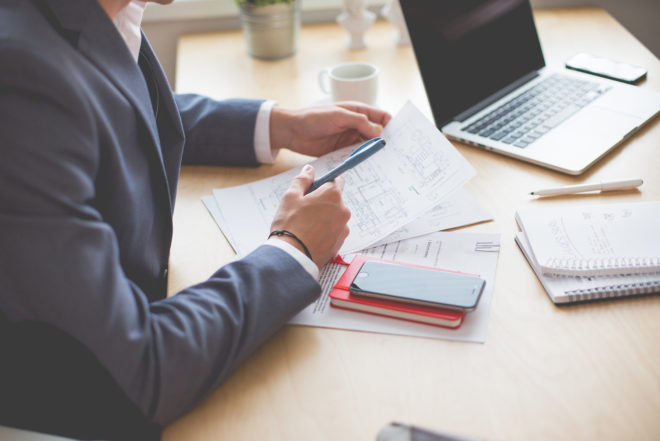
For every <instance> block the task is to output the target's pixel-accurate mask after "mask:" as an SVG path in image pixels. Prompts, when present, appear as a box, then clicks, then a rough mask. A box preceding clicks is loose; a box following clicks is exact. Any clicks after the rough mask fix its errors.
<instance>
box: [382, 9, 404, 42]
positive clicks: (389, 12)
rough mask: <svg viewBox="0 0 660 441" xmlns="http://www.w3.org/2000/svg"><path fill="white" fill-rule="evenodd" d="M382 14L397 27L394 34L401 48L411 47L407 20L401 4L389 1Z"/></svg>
mask: <svg viewBox="0 0 660 441" xmlns="http://www.w3.org/2000/svg"><path fill="white" fill-rule="evenodd" d="M380 14H381V15H382V16H383V17H385V18H386V19H388V20H389V21H390V23H392V24H393V25H394V26H395V27H396V32H395V33H394V41H395V43H396V44H397V45H399V46H409V45H410V34H408V27H407V26H406V19H405V17H404V16H403V11H402V10H401V3H399V0H387V3H385V6H383V9H381V10H380Z"/></svg>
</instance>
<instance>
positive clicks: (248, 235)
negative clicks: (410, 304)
mask: <svg viewBox="0 0 660 441" xmlns="http://www.w3.org/2000/svg"><path fill="white" fill-rule="evenodd" d="M381 136H382V137H383V138H384V139H385V140H386V141H387V146H386V147H385V148H384V149H382V150H381V151H379V152H378V154H377V155H374V156H372V157H371V158H369V160H368V161H365V162H363V163H362V164H360V165H358V166H357V167H355V168H353V169H351V170H349V171H347V172H346V173H344V175H343V176H344V178H345V180H346V185H345V187H344V192H343V199H344V202H345V204H346V206H347V207H348V208H349V209H350V210H351V213H352V216H351V219H350V221H349V223H348V226H349V228H350V231H351V232H350V234H349V236H348V237H347V238H346V241H345V242H344V245H343V247H342V249H341V250H340V252H341V253H342V254H344V253H348V252H352V251H357V250H361V249H364V248H366V247H368V246H370V245H372V244H374V243H376V242H378V241H380V240H382V239H383V238H385V237H386V236H387V235H389V234H391V233H393V232H395V231H396V230H398V229H399V228H401V227H403V226H405V225H407V224H409V223H411V222H412V221H414V220H415V219H418V218H419V217H421V216H422V215H424V214H426V213H427V212H429V211H430V210H431V209H432V208H434V207H436V206H437V205H439V204H440V203H441V202H443V201H445V200H446V199H447V198H448V197H449V196H450V195H451V194H453V193H454V192H456V191H457V190H458V189H460V188H461V187H463V185H464V184H465V183H466V182H467V181H468V180H469V179H470V178H472V176H474V174H475V171H474V169H473V168H472V166H471V165H470V164H469V163H468V162H467V161H466V160H465V158H463V157H462V156H461V154H460V153H459V152H458V151H457V150H456V149H455V148H454V146H453V145H452V144H451V143H450V142H449V141H448V140H447V139H446V138H445V137H444V136H443V135H442V134H441V133H440V132H439V131H438V129H437V128H436V127H435V126H434V125H433V124H432V123H431V122H430V121H429V120H428V119H427V118H426V117H424V115H423V114H422V113H421V112H420V111H419V110H418V109H417V108H416V107H415V106H414V105H412V104H411V103H408V104H406V105H405V106H404V107H403V109H401V111H400V112H399V113H398V114H397V115H396V116H395V117H394V118H393V119H392V120H391V121H390V123H389V124H388V125H387V127H385V129H384V130H383V132H382V134H381ZM354 148H355V147H354V146H351V147H347V148H344V149H341V150H337V151H335V152H331V153H329V154H327V155H324V156H322V157H320V158H318V159H317V160H315V161H313V162H312V163H311V164H312V165H313V166H314V169H315V171H316V175H317V176H320V175H322V174H323V173H326V172H327V171H329V170H331V169H332V168H334V167H335V166H336V165H337V164H340V163H341V162H342V161H343V160H344V159H345V158H346V157H347V156H348V155H349V154H350V153H351V152H352V151H353V150H354ZM298 173H299V170H298V169H292V170H289V171H287V172H284V173H281V174H279V175H277V176H273V177H270V178H267V179H262V180H260V181H256V182H252V183H250V184H246V185H241V186H237V187H230V188H223V189H216V190H214V191H213V194H214V196H215V198H216V201H217V204H218V207H219V208H220V209H221V210H222V209H223V208H225V207H227V209H229V208H231V211H225V212H223V215H224V218H225V220H226V227H227V228H228V229H229V231H230V235H231V236H233V238H234V241H235V245H236V248H237V249H236V251H237V252H238V253H239V254H242V255H243V254H246V253H248V252H250V251H251V250H253V249H254V248H256V247H257V246H259V245H260V244H261V243H262V242H263V240H264V238H265V237H267V236H268V230H269V227H270V223H271V222H272V219H273V217H274V215H275V212H276V210H277V207H278V206H279V202H280V199H281V198H282V195H283V194H284V192H285V191H286V190H287V189H288V188H289V186H290V185H291V181H292V180H293V178H294V177H295V176H296V175H297V174H298Z"/></svg>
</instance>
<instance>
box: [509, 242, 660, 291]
mask: <svg viewBox="0 0 660 441" xmlns="http://www.w3.org/2000/svg"><path fill="white" fill-rule="evenodd" d="M516 243H517V244H518V246H519V247H520V249H521V251H522V252H523V255H524V256H525V257H526V258H527V261H528V262H529V265H530V266H531V267H532V269H533V270H534V272H535V273H536V276H537V277H538V279H539V281H540V282H541V284H542V285H543V288H545V290H546V292H547V293H548V295H549V296H550V299H551V300H552V301H553V302H554V303H557V304H566V303H575V302H584V301H589V300H600V299H609V298H615V297H627V296H633V295H641V294H652V293H657V292H660V272H654V273H645V274H623V275H604V276H562V275H544V274H543V272H542V271H541V267H540V266H539V264H538V262H537V261H536V259H535V258H534V254H533V253H532V251H531V248H530V245H529V242H528V241H527V238H526V237H525V235H524V234H523V233H520V232H518V233H516Z"/></svg>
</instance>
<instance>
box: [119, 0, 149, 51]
mask: <svg viewBox="0 0 660 441" xmlns="http://www.w3.org/2000/svg"><path fill="white" fill-rule="evenodd" d="M146 6H147V2H146V1H145V0H132V1H131V2H130V3H129V4H128V5H126V6H125V7H124V9H122V10H121V11H119V14H117V17H116V18H115V19H114V24H115V26H116V27H117V31H119V34H120V35H121V36H122V38H123V39H124V41H125V42H126V46H128V50H129V51H130V52H131V55H132V56H133V59H134V60H135V61H136V62H137V59H138V54H139V53H140V44H142V33H141V32H140V25H141V24H142V17H143V15H144V8H145V7H146Z"/></svg>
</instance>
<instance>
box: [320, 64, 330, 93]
mask: <svg viewBox="0 0 660 441" xmlns="http://www.w3.org/2000/svg"><path fill="white" fill-rule="evenodd" d="M319 87H320V88H321V90H322V91H323V93H325V94H326V95H330V68H327V67H326V68H324V69H323V70H322V71H321V72H319Z"/></svg>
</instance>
